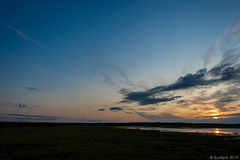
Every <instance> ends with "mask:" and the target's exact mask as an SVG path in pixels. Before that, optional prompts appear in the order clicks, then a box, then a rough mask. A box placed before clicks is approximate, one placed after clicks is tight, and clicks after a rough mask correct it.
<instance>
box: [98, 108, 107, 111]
mask: <svg viewBox="0 0 240 160" xmlns="http://www.w3.org/2000/svg"><path fill="white" fill-rule="evenodd" d="M105 110H106V109H104V108H101V109H98V111H105Z"/></svg>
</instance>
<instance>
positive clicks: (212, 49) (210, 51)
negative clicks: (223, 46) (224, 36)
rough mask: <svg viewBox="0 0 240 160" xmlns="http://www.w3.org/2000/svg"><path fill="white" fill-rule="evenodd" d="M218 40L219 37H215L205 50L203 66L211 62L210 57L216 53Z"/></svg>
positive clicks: (219, 39)
mask: <svg viewBox="0 0 240 160" xmlns="http://www.w3.org/2000/svg"><path fill="white" fill-rule="evenodd" d="M220 41H221V38H218V39H216V40H215V41H214V43H213V44H212V46H211V47H210V48H209V49H208V50H207V52H206V54H205V55H204V56H203V61H204V67H207V66H208V65H209V63H210V62H211V59H212V58H213V57H214V56H215V54H216V51H215V49H216V48H217V47H218V45H219V43H220Z"/></svg>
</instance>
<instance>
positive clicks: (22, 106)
mask: <svg viewBox="0 0 240 160" xmlns="http://www.w3.org/2000/svg"><path fill="white" fill-rule="evenodd" d="M16 106H17V107H18V108H27V105H26V104H22V103H18V104H16Z"/></svg>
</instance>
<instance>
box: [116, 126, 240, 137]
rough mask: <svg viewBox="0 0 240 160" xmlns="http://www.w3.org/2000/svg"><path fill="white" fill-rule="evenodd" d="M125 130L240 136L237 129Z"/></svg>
mask: <svg viewBox="0 0 240 160" xmlns="http://www.w3.org/2000/svg"><path fill="white" fill-rule="evenodd" d="M120 128H124V129H137V130H154V131H160V132H185V133H210V134H224V135H236V136H237V135H238V136H240V129H235V128H187V127H185V128H163V127H145V126H123V127H120Z"/></svg>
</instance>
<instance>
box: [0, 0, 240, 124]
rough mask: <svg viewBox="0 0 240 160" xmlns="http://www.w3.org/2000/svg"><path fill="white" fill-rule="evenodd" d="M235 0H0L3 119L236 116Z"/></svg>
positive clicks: (239, 69) (231, 119) (239, 34)
mask: <svg viewBox="0 0 240 160" xmlns="http://www.w3.org/2000/svg"><path fill="white" fill-rule="evenodd" d="M239 84H240V1H239V0H21V1H19V0H15V1H14V0H1V1H0V121H34V122H37V121H44V122H142V121H143V122H155V121H157V122H192V123H195V122H201V123H202V122H211V123H215V122H216V123H239V122H240V85H239Z"/></svg>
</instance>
